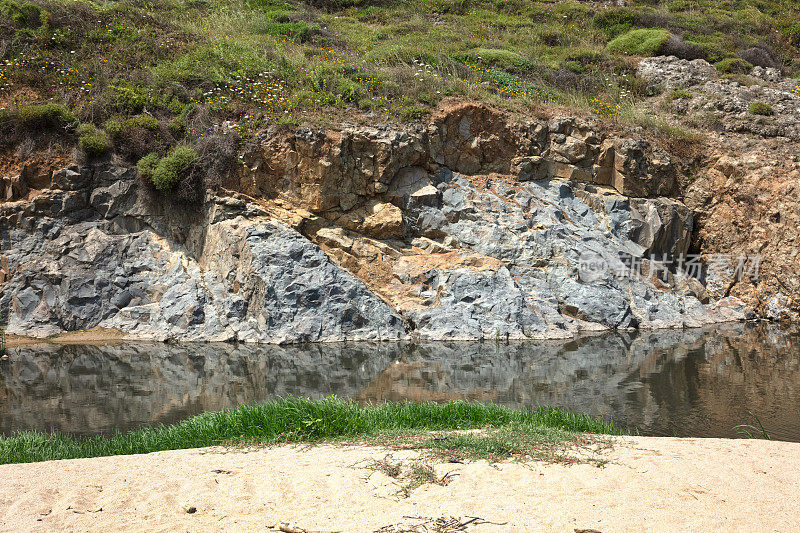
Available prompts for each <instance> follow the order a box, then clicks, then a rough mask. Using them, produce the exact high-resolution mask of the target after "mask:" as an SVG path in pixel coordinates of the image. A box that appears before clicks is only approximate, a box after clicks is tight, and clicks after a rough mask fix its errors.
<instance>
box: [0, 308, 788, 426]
mask: <svg viewBox="0 0 800 533" xmlns="http://www.w3.org/2000/svg"><path fill="white" fill-rule="evenodd" d="M5 355H6V357H4V358H2V359H0V434H5V435H9V434H13V433H15V432H18V431H23V430H31V429H34V430H40V431H49V430H58V431H61V432H65V433H70V434H75V435H95V434H109V433H113V432H116V431H124V430H128V429H132V428H136V427H139V426H142V425H152V424H168V423H172V422H176V421H179V420H182V419H184V418H187V417H189V416H192V415H194V414H197V413H201V412H204V411H214V410H219V409H223V408H229V407H234V406H236V405H240V404H255V403H258V402H262V401H264V400H267V399H270V398H275V397H280V396H286V395H296V396H307V397H311V398H323V397H326V396H330V395H334V394H335V395H338V396H339V397H343V398H354V399H356V400H358V401H359V402H363V403H366V402H382V401H400V400H404V399H411V400H433V401H447V400H455V399H465V400H470V401H478V402H494V403H497V404H502V405H507V406H513V407H520V406H537V405H554V406H561V407H566V408H568V409H570V410H573V411H576V412H581V413H589V414H593V415H598V416H602V417H605V418H607V419H612V420H614V421H615V422H617V423H618V424H620V425H621V426H623V427H626V428H629V429H630V430H633V431H637V432H638V433H639V434H641V435H670V436H686V437H737V436H742V433H741V430H737V429H735V426H737V425H739V424H754V425H755V424H756V422H755V419H754V417H753V415H755V416H757V417H758V419H759V420H760V421H761V423H762V424H763V425H764V428H765V429H766V431H767V433H769V434H770V436H771V437H772V438H773V439H779V440H791V441H800V335H799V334H798V333H797V331H796V330H785V329H781V328H779V327H777V326H764V325H761V326H753V325H745V324H737V325H728V326H720V327H717V328H713V329H706V330H685V331H651V332H632V333H605V334H596V335H587V336H583V337H580V338H578V339H574V340H571V341H568V342H564V341H540V342H519V343H514V342H512V343H510V344H499V343H495V342H484V343H430V344H411V343H350V344H332V345H330V344H329V345H304V346H296V345H295V346H250V345H235V344H183V345H181V344H177V345H176V344H150V343H122V344H120V343H117V344H108V345H100V346H98V345H93V346H89V345H55V344H38V345H31V346H24V347H17V348H8V349H6V351H5Z"/></svg>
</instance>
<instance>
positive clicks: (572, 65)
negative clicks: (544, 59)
mask: <svg viewBox="0 0 800 533" xmlns="http://www.w3.org/2000/svg"><path fill="white" fill-rule="evenodd" d="M564 68H565V69H567V70H570V71H572V72H574V73H575V74H583V71H584V67H583V63H581V62H580V61H566V62H565V63H564Z"/></svg>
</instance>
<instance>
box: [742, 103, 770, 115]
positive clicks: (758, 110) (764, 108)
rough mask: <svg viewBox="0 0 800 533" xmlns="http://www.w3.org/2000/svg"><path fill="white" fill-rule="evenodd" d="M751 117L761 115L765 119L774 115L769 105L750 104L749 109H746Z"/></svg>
mask: <svg viewBox="0 0 800 533" xmlns="http://www.w3.org/2000/svg"><path fill="white" fill-rule="evenodd" d="M748 111H749V112H750V114H751V115H762V116H765V117H769V116H772V115H774V114H775V112H774V111H773V110H772V106H771V105H769V104H765V103H764V102H753V103H752V104H750V109H748Z"/></svg>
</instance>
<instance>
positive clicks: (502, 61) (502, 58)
mask: <svg viewBox="0 0 800 533" xmlns="http://www.w3.org/2000/svg"><path fill="white" fill-rule="evenodd" d="M474 57H475V59H478V60H480V61H481V62H482V63H485V64H488V65H497V66H500V67H513V66H516V65H519V64H521V63H523V62H524V61H525V60H524V59H523V58H522V56H521V55H519V54H518V53H516V52H511V51H510V50H501V49H499V48H479V49H478V50H475V56H474Z"/></svg>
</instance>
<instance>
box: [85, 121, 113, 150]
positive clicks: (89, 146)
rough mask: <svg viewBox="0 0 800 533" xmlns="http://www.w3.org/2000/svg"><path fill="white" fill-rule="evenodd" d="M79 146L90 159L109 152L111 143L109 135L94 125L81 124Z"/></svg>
mask: <svg viewBox="0 0 800 533" xmlns="http://www.w3.org/2000/svg"><path fill="white" fill-rule="evenodd" d="M78 145H79V146H80V147H81V148H82V149H83V151H84V152H86V155H88V156H90V157H97V156H100V155H103V154H104V153H106V152H108V150H109V149H110V148H111V141H110V140H109V139H108V135H107V134H106V133H105V132H104V131H101V130H99V129H97V128H96V127H95V126H94V125H93V124H81V126H80V127H79V128H78Z"/></svg>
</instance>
